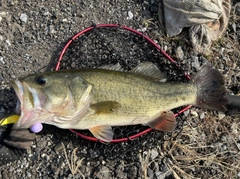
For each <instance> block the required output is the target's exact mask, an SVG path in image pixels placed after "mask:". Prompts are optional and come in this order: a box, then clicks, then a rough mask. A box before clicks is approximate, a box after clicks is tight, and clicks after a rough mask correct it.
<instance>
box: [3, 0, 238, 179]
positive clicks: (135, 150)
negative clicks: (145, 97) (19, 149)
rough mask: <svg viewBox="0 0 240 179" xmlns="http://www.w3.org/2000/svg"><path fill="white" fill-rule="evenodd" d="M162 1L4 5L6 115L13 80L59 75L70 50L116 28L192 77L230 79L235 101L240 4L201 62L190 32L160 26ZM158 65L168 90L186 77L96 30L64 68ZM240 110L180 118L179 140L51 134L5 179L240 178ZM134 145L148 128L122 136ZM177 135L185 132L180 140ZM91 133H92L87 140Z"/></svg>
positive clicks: (124, 39)
mask: <svg viewBox="0 0 240 179" xmlns="http://www.w3.org/2000/svg"><path fill="white" fill-rule="evenodd" d="M157 3H158V1H154V0H153V1H131V0H129V1H112V0H109V1H107V0H105V1H90V0H85V1H77V0H73V1H70V0H65V1H62V0H59V1H57V0H52V1H44V0H42V1H29V0H25V1H18V0H8V1H0V42H1V43H0V70H1V71H0V113H3V114H12V113H13V111H14V108H15V104H16V96H15V94H14V91H13V89H12V88H11V86H10V84H9V80H11V79H14V78H17V77H20V76H24V75H27V74H30V73H39V72H44V71H49V70H52V69H53V67H54V65H55V64H56V61H57V58H58V56H59V53H60V51H61V49H62V48H63V47H64V45H65V43H66V42H67V41H68V40H69V38H71V37H72V36H73V35H74V34H76V33H77V32H79V31H80V30H83V29H84V28H86V27H89V26H91V25H93V24H101V23H114V24H122V25H126V26H129V27H132V28H134V29H138V30H141V31H143V32H144V34H147V35H148V36H150V37H151V38H152V39H153V40H155V41H156V42H157V43H159V44H160V45H161V47H162V48H163V49H164V50H165V51H167V53H168V54H170V55H171V56H172V57H173V58H174V59H176V60H177V62H178V63H179V64H180V65H181V67H182V68H183V69H184V71H186V72H187V73H189V74H190V75H194V74H195V73H196V71H197V70H198V69H199V67H200V66H201V65H202V64H203V63H204V62H205V61H210V62H211V63H213V64H214V65H215V67H216V68H218V69H219V70H220V71H221V72H222V73H223V75H224V77H225V80H226V87H227V88H228V89H229V92H232V93H234V94H239V91H240V87H239V86H240V85H239V81H240V69H239V58H240V51H239V49H240V45H239V43H240V5H239V4H238V5H237V0H233V2H232V5H233V7H234V8H233V10H232V13H231V18H230V22H229V26H228V29H227V31H226V33H225V34H224V37H223V38H221V39H220V40H218V41H216V42H214V43H213V44H212V47H211V53H210V54H208V55H201V54H195V53H193V52H192V47H191V45H190V42H189V40H188V36H187V31H186V32H183V33H182V34H181V35H180V36H178V37H174V38H169V37H167V36H166V35H165V34H164V33H163V32H162V31H161V30H162V29H163V28H161V26H160V24H159V22H158V19H157V6H156V4H157ZM141 61H152V62H154V63H155V64H157V65H158V67H159V68H160V69H161V70H162V71H163V72H164V73H165V74H166V76H167V80H169V81H186V79H185V77H184V75H183V74H182V73H181V72H180V71H178V70H177V69H176V68H175V67H174V65H172V64H170V62H168V61H166V60H165V59H164V58H163V57H162V56H161V54H159V53H158V52H157V51H156V50H155V49H154V48H152V47H151V46H149V45H148V44H147V43H146V42H145V41H144V40H143V39H141V38H139V37H136V36H134V35H132V34H130V33H126V32H122V31H121V29H120V30H119V29H117V30H113V31H112V30H108V29H105V30H95V31H94V32H92V33H89V34H87V35H86V36H84V37H82V38H80V39H78V40H76V41H74V43H73V44H72V45H71V46H70V47H69V50H68V51H67V52H66V54H65V56H64V58H63V62H62V63H61V68H81V67H98V66H101V65H104V64H115V63H117V62H119V63H120V64H121V65H122V66H123V67H124V68H125V69H126V70H129V69H131V68H132V67H134V66H136V65H137V64H138V63H139V62H141ZM239 115H240V113H239V111H238V110H235V109H230V110H229V111H228V113H227V114H226V115H225V114H222V113H218V112H215V111H208V110H202V109H199V108H191V109H190V110H188V111H186V112H185V113H184V114H183V115H181V116H180V117H179V118H178V121H179V124H178V128H177V130H176V131H175V132H174V133H173V134H164V133H162V132H158V131H152V132H150V133H148V134H146V135H144V136H141V137H140V138H137V139H135V140H133V141H128V142H124V143H117V144H108V145H106V144H102V143H95V142H91V141H87V140H84V139H81V138H79V137H77V136H76V135H75V134H73V133H71V132H70V131H69V130H62V129H58V128H55V127H53V126H48V125H44V129H43V131H42V132H40V133H39V134H38V135H37V138H36V140H35V141H34V142H33V145H32V147H31V150H29V151H27V153H26V154H25V155H24V156H23V158H22V159H21V160H19V161H16V162H13V163H10V164H8V165H7V166H4V167H2V168H1V170H0V173H1V175H0V178H99V179H100V178H104V179H105V178H158V179H163V178H240V164H239V161H240V158H239V152H240V138H239V136H240V131H239V127H240V121H239ZM114 130H115V133H116V134H117V135H118V136H115V137H116V138H117V137H119V136H120V137H121V136H124V137H126V136H129V134H131V133H132V132H137V131H139V130H143V127H142V126H135V127H121V128H115V129H114ZM179 131H182V132H181V133H180V134H179V133H178V132H179ZM84 133H85V134H88V132H87V131H84Z"/></svg>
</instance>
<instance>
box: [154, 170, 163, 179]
mask: <svg viewBox="0 0 240 179" xmlns="http://www.w3.org/2000/svg"><path fill="white" fill-rule="evenodd" d="M155 176H156V178H157V179H164V178H165V175H164V173H163V172H156V173H155Z"/></svg>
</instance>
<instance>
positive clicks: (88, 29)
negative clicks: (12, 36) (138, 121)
mask: <svg viewBox="0 0 240 179" xmlns="http://www.w3.org/2000/svg"><path fill="white" fill-rule="evenodd" d="M95 28H121V29H123V30H126V31H129V32H132V33H134V34H136V35H138V36H140V37H143V38H144V39H145V40H146V42H148V43H149V44H151V45H152V46H153V47H155V48H156V49H157V50H158V51H159V52H160V53H161V54H162V55H163V56H164V57H165V58H166V59H168V60H169V61H171V62H172V63H173V64H175V65H176V66H177V67H178V68H179V69H180V70H181V71H183V70H182V69H181V67H180V66H179V65H178V64H177V62H176V61H175V60H173V59H172V58H171V57H170V56H169V55H168V54H167V53H166V52H165V51H164V50H163V49H162V48H161V47H160V46H159V45H158V44H157V43H155V42H154V41H153V40H152V39H150V38H149V37H148V36H146V35H144V34H143V33H142V32H139V31H137V30H135V29H132V28H130V27H127V26H121V25H119V24H98V25H93V26H91V27H88V28H86V29H84V30H82V31H80V32H78V33H77V34H76V35H74V36H73V37H72V38H71V39H70V40H69V41H68V42H67V43H66V45H65V46H64V48H63V49H62V51H61V53H60V55H59V58H58V61H57V64H56V67H55V71H57V70H59V68H60V64H61V61H62V58H63V56H64V54H65V52H66V50H67V49H68V47H69V46H70V44H71V43H72V42H73V41H74V40H76V39H77V38H79V37H81V36H82V35H84V34H85V33H87V32H90V31H92V30H93V29H95ZM183 73H184V72H183ZM184 75H185V76H186V78H188V79H190V76H189V75H187V74H186V73H184ZM190 107H191V105H188V106H186V107H184V108H183V109H182V110H180V111H178V112H177V113H175V114H174V116H175V117H177V116H178V115H180V114H181V113H183V112H184V111H186V110H188V109H189V108H190ZM69 130H70V131H71V132H73V133H74V134H76V135H77V136H79V137H81V138H83V139H86V140H90V141H94V142H100V140H99V139H97V138H95V137H91V136H87V135H84V134H82V133H80V132H78V131H75V130H73V129H69ZM152 130H153V129H152V128H148V129H145V130H143V131H142V132H139V133H137V134H135V135H132V136H129V137H125V138H120V139H113V140H112V141H111V143H117V142H125V141H128V140H133V139H135V138H137V137H140V136H142V135H144V134H146V133H148V132H150V131H152Z"/></svg>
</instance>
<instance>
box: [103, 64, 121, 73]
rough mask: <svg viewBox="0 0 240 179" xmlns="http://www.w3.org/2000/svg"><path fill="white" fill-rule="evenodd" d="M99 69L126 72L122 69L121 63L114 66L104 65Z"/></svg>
mask: <svg viewBox="0 0 240 179" xmlns="http://www.w3.org/2000/svg"><path fill="white" fill-rule="evenodd" d="M99 69H105V70H114V71H124V69H123V68H122V67H121V65H120V64H119V63H117V64H115V65H113V64H109V65H103V66H100V67H99Z"/></svg>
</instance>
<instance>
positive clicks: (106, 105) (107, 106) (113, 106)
mask: <svg viewBox="0 0 240 179" xmlns="http://www.w3.org/2000/svg"><path fill="white" fill-rule="evenodd" d="M120 107H121V104H120V103H118V102H116V101H101V102H98V103H94V104H91V105H90V108H91V109H92V110H94V111H95V114H100V113H102V114H108V113H112V112H114V111H116V110H117V109H118V108H120Z"/></svg>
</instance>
